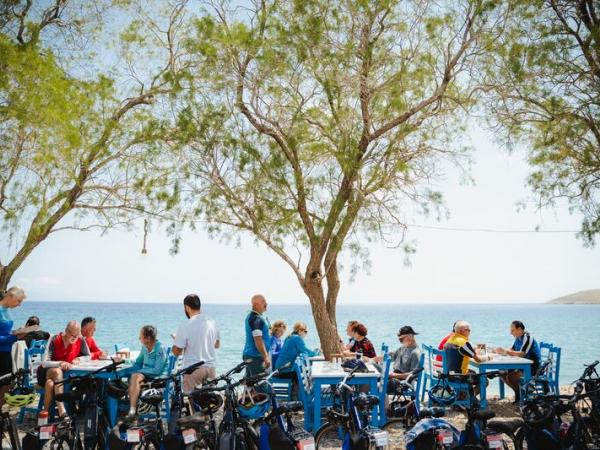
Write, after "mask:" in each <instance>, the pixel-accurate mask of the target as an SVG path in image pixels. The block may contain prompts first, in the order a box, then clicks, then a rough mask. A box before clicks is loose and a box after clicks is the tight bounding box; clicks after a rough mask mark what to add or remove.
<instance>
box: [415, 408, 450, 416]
mask: <svg viewBox="0 0 600 450" xmlns="http://www.w3.org/2000/svg"><path fill="white" fill-rule="evenodd" d="M445 415H446V410H445V409H444V408H437V407H435V406H434V407H433V408H421V410H420V411H419V416H420V417H421V418H422V419H425V418H428V417H435V418H439V417H444V416H445Z"/></svg>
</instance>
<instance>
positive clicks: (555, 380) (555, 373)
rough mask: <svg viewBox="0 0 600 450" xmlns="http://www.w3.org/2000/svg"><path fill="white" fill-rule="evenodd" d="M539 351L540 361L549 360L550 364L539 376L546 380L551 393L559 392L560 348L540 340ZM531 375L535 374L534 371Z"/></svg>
mask: <svg viewBox="0 0 600 450" xmlns="http://www.w3.org/2000/svg"><path fill="white" fill-rule="evenodd" d="M540 352H541V354H542V361H541V362H544V361H546V360H548V359H549V360H550V361H551V363H550V366H549V367H548V370H547V371H546V373H544V374H541V378H543V379H545V380H547V382H548V386H549V387H550V389H551V391H552V393H553V394H556V395H558V394H560V382H559V375H560V357H561V353H562V350H561V348H560V347H556V346H554V345H553V344H551V343H548V342H540ZM531 376H535V374H534V373H532V374H531Z"/></svg>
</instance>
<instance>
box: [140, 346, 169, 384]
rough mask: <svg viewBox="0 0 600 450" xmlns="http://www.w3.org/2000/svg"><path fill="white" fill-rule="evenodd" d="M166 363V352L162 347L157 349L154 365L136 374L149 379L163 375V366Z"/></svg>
mask: <svg viewBox="0 0 600 450" xmlns="http://www.w3.org/2000/svg"><path fill="white" fill-rule="evenodd" d="M166 363H167V352H166V351H165V349H164V348H163V347H162V345H161V346H160V347H159V348H158V349H157V354H156V358H154V364H153V365H152V366H150V367H145V368H143V369H142V370H139V371H138V372H140V373H143V374H144V375H147V376H150V377H156V376H158V375H160V374H161V373H163V371H164V370H165V364H166Z"/></svg>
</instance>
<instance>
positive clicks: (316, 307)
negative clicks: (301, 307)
mask: <svg viewBox="0 0 600 450" xmlns="http://www.w3.org/2000/svg"><path fill="white" fill-rule="evenodd" d="M303 288H304V292H305V293H306V295H307V296H308V298H309V300H310V306H311V308H312V313H313V318H314V320H315V326H316V327H317V333H318V334H319V340H320V342H321V349H322V350H323V354H324V355H325V358H326V359H331V356H332V355H333V354H334V353H339V350H340V346H339V335H338V330H337V328H336V324H335V321H332V320H331V319H330V317H329V313H328V311H327V308H326V306H325V296H324V294H323V286H322V284H321V281H320V280H307V281H306V282H305V284H304V286H303Z"/></svg>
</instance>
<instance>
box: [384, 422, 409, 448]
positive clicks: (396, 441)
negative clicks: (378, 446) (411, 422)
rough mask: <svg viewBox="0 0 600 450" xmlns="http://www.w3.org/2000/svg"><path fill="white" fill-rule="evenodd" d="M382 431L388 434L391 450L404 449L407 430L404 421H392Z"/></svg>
mask: <svg viewBox="0 0 600 450" xmlns="http://www.w3.org/2000/svg"><path fill="white" fill-rule="evenodd" d="M381 429H382V430H384V431H387V432H388V439H389V443H390V448H398V449H400V448H404V435H405V434H406V430H407V428H406V422H405V421H404V419H390V420H388V421H387V422H386V423H385V425H384V426H383V427H381Z"/></svg>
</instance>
